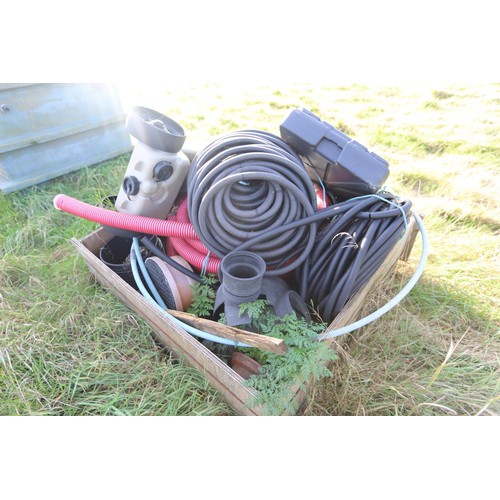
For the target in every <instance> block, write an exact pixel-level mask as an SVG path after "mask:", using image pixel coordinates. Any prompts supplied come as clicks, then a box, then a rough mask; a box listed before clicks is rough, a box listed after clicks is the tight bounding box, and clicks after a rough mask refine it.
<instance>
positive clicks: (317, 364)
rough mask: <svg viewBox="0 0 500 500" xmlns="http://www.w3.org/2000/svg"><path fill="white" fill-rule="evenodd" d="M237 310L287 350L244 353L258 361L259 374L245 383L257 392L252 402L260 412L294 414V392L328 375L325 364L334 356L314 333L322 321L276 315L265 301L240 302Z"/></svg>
mask: <svg viewBox="0 0 500 500" xmlns="http://www.w3.org/2000/svg"><path fill="white" fill-rule="evenodd" d="M240 311H241V312H242V313H243V312H246V313H247V314H248V315H249V316H250V318H251V320H252V325H253V326H254V327H256V328H257V329H258V331H259V332H260V333H262V334H264V335H268V336H270V337H275V338H280V339H283V340H284V341H285V344H286V345H287V347H288V351H287V353H286V354H285V355H279V354H274V353H268V352H263V351H260V350H257V349H249V350H248V351H247V353H248V354H249V355H251V356H252V357H254V358H255V359H256V360H257V361H259V362H260V363H261V364H262V367H261V373H260V374H259V375H253V376H252V377H250V378H249V379H248V380H246V381H245V384H246V385H247V386H249V387H252V388H253V389H256V390H257V391H258V395H257V396H256V397H255V399H254V401H253V404H255V405H260V404H262V405H263V413H264V414H267V415H281V414H283V413H287V412H290V413H295V411H296V410H297V408H296V406H295V402H294V401H293V400H291V399H292V397H293V394H294V393H295V391H291V390H290V389H291V388H292V386H296V387H297V388H300V389H305V387H306V386H307V385H308V384H309V382H311V380H312V381H318V380H321V379H323V378H325V377H329V376H331V371H330V370H329V369H328V367H327V365H328V363H329V362H330V361H334V360H336V359H338V356H337V354H336V353H335V352H334V351H333V350H332V349H331V347H329V346H328V345H327V344H325V343H324V342H319V341H318V340H317V336H318V334H319V333H321V332H322V331H324V329H325V328H326V326H327V325H326V324H325V323H314V322H310V321H307V320H305V319H304V318H299V317H297V316H296V315H295V313H293V314H290V315H287V316H284V317H283V318H280V317H278V316H276V315H275V314H274V313H273V311H272V310H271V308H270V307H269V302H268V301H266V300H257V301H255V302H250V303H246V304H242V305H241V306H240Z"/></svg>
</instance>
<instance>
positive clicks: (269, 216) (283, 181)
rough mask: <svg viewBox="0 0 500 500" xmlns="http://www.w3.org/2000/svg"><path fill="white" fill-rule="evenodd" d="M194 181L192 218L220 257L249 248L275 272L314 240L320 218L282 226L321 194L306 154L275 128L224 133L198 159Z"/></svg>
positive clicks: (293, 262) (295, 262)
mask: <svg viewBox="0 0 500 500" xmlns="http://www.w3.org/2000/svg"><path fill="white" fill-rule="evenodd" d="M187 185H188V210H189V218H190V220H191V223H192V224H193V227H194V229H195V231H196V232H197V234H198V235H199V237H200V240H201V241H202V242H203V243H204V244H205V246H206V247H207V248H208V249H209V250H210V251H211V252H213V253H214V254H215V255H217V256H218V257H221V258H222V257H224V256H225V255H227V254H228V253H230V252H231V251H232V250H235V249H239V250H241V249H243V248H240V247H242V246H244V247H245V249H247V250H251V251H252V252H255V253H257V254H258V255H260V256H261V257H262V258H263V259H264V260H265V261H266V264H267V267H268V274H270V275H272V274H284V273H286V272H287V271H290V270H292V269H295V268H296V267H298V266H299V265H300V263H301V262H302V261H303V260H304V259H305V258H306V257H307V254H305V255H304V253H303V250H304V248H309V249H311V248H312V245H313V244H314V239H315V236H316V225H315V224H312V225H310V224H301V225H299V226H297V227H295V228H293V229H289V230H286V231H282V230H281V228H282V227H283V226H286V225H287V224H289V223H291V222H294V221H297V220H301V219H303V218H304V217H307V216H311V215H313V214H314V212H315V211H316V194H315V190H314V185H313V183H312V181H311V179H310V178H309V175H308V174H307V172H306V169H305V167H304V164H303V163H302V160H301V159H300V157H299V156H298V155H297V153H295V152H294V150H293V149H292V148H290V147H289V146H288V145H287V144H286V143H285V142H284V141H283V140H282V139H281V138H279V137H277V136H275V135H273V134H270V133H268V132H264V131H260V130H242V131H237V132H232V133H228V134H225V135H223V136H221V137H220V138H219V139H216V140H215V141H214V142H212V143H211V144H210V145H209V146H208V147H206V148H205V149H203V150H202V151H200V152H199V153H198V154H197V155H196V157H195V158H194V159H193V161H192V163H191V167H190V170H189V174H188V183H187ZM274 230H278V231H274ZM264 234H266V235H267V236H265V237H262V236H263V235H264ZM250 241H252V243H251V245H249V244H248V243H249V242H250Z"/></svg>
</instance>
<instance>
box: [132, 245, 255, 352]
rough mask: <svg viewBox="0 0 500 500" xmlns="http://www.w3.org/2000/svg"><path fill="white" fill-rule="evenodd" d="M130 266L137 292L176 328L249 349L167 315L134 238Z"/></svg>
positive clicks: (165, 307)
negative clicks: (140, 272)
mask: <svg viewBox="0 0 500 500" xmlns="http://www.w3.org/2000/svg"><path fill="white" fill-rule="evenodd" d="M137 263H139V267H140V268H141V271H142V275H143V276H144V279H145V280H146V283H147V285H148V287H149V289H150V290H151V293H152V294H153V295H154V297H155V298H153V297H151V294H150V293H149V292H148V290H147V289H146V287H145V286H144V283H143V282H142V279H141V277H140V274H139V269H138V267H137ZM130 264H131V266H132V274H133V275H134V279H135V282H136V283H137V286H138V287H139V290H140V292H141V293H142V295H143V296H144V297H145V298H146V299H147V300H148V301H149V302H151V304H153V305H154V306H156V307H157V308H158V309H159V310H160V311H161V312H162V313H163V314H164V315H165V316H166V317H167V318H168V319H169V320H170V321H172V323H175V324H176V325H177V326H180V327H181V328H182V329H183V330H185V331H186V332H187V333H190V334H191V335H194V336H196V337H201V338H203V339H205V340H209V341H210V342H217V343H219V344H225V345H232V346H235V347H250V346H249V345H247V344H243V343H241V342H236V341H234V340H229V339H225V338H223V337H217V336H216V335H212V334H211V333H208V332H204V331H203V330H198V329H197V328H194V327H192V326H190V325H186V323H183V322H182V321H180V320H178V319H177V318H176V317H174V316H172V315H171V314H170V313H168V312H167V311H166V309H167V306H166V305H165V302H164V301H163V300H162V298H161V296H160V294H159V293H158V290H157V289H156V287H155V285H154V283H153V281H152V280H151V277H150V276H149V273H148V270H147V269H146V265H145V264H144V260H143V258H142V255H141V250H140V247H139V239H138V238H134V239H133V241H132V248H131V249H130ZM155 299H156V300H155Z"/></svg>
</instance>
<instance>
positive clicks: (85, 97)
mask: <svg viewBox="0 0 500 500" xmlns="http://www.w3.org/2000/svg"><path fill="white" fill-rule="evenodd" d="M131 149H132V144H131V140H130V136H129V134H128V132H127V130H126V129H125V113H124V112H123V109H122V105H121V101H120V96H119V93H118V88H117V87H116V86H115V85H109V84H103V83H2V84H0V189H1V190H2V191H4V192H6V193H8V192H11V191H16V190H19V189H23V188H26V187H29V186H32V185H34V184H38V183H40V182H43V181H46V180H49V179H52V178H54V177H58V176H60V175H62V174H65V173H68V172H71V171H74V170H77V169H80V168H82V167H86V166H89V165H93V164H95V163H99V162H101V161H104V160H107V159H109V158H113V157H115V156H118V155H120V154H123V153H126V152H129V151H131Z"/></svg>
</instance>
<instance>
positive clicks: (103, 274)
mask: <svg viewBox="0 0 500 500" xmlns="http://www.w3.org/2000/svg"><path fill="white" fill-rule="evenodd" d="M416 232H417V228H416V224H415V221H414V219H413V217H410V219H409V224H408V230H407V231H406V232H405V234H404V236H403V237H402V238H401V240H399V242H398V243H397V244H396V245H395V247H394V248H393V249H392V251H391V252H390V254H389V255H388V256H387V258H386V259H385V261H384V262H383V263H382V265H381V266H380V268H379V269H378V270H377V272H376V273H375V274H374V275H373V276H372V278H371V279H370V280H369V282H368V283H367V284H366V285H365V286H364V287H363V288H362V289H361V290H360V291H359V292H358V293H357V294H356V295H354V296H353V297H352V298H351V299H350V300H349V302H348V303H347V304H346V306H345V307H344V308H343V309H342V311H341V312H340V313H339V314H338V315H337V317H336V318H335V320H334V321H333V322H332V323H331V324H330V325H329V326H328V328H327V329H326V331H330V330H332V329H335V328H339V327H342V326H345V325H347V324H350V323H351V322H353V321H355V320H356V319H359V315H360V312H361V308H362V305H363V303H364V302H365V300H366V298H367V296H368V295H369V294H371V293H376V288H377V284H378V283H380V281H381V279H382V278H384V277H385V276H387V275H388V274H389V273H390V272H391V271H392V270H393V268H394V266H395V264H396V262H397V261H398V259H400V258H405V259H406V258H407V257H408V256H409V254H410V252H411V248H412V246H413V242H414V241H415V235H416ZM112 237H113V235H112V234H110V233H108V232H106V231H105V230H104V229H100V230H98V231H95V232H93V233H91V234H89V235H88V236H86V237H85V238H83V239H82V240H81V241H79V240H77V239H75V238H73V239H72V240H71V241H72V243H73V244H74V246H75V247H76V249H77V251H78V252H79V254H80V255H81V256H82V257H83V258H84V259H85V261H86V263H87V265H88V267H89V269H90V271H91V272H92V273H93V274H94V276H95V278H96V279H97V281H98V282H99V283H101V284H102V285H103V286H104V287H106V288H108V289H109V290H110V291H111V292H112V293H114V294H115V295H116V296H117V297H118V298H119V299H120V300H121V301H122V302H123V303H124V304H125V305H127V306H128V307H129V308H130V309H131V310H132V311H134V312H135V313H137V314H138V315H139V316H140V317H141V318H142V319H144V320H145V321H146V323H148V324H149V325H150V326H151V328H152V329H153V334H154V336H155V338H156V339H157V340H158V341H159V342H160V344H162V345H163V346H165V347H167V348H168V349H170V350H171V351H172V352H173V353H174V354H175V355H177V356H178V357H180V358H181V359H182V360H183V361H184V362H186V363H187V364H188V365H190V366H191V367H193V368H195V369H197V370H198V371H199V372H200V373H201V374H202V375H203V376H204V377H205V378H206V379H207V380H208V381H209V383H210V384H211V385H212V387H214V388H215V389H216V390H218V391H219V392H220V393H221V394H222V396H223V398H224V400H225V401H226V402H227V403H228V404H229V405H230V406H231V407H232V408H233V409H234V410H235V411H236V412H237V413H238V414H240V415H250V416H255V415H261V414H262V408H261V407H255V406H252V405H251V404H250V402H251V401H252V399H253V397H254V396H255V394H256V393H255V391H254V390H253V389H251V388H249V387H246V386H245V385H243V382H244V379H243V378H242V377H241V376H240V375H239V374H238V373H236V372H235V371H234V370H233V369H232V368H231V367H230V366H228V365H227V364H226V363H224V362H223V361H222V360H221V359H220V358H219V357H218V356H217V355H215V354H214V353H212V351H210V350H209V349H207V348H206V347H205V346H204V345H203V344H202V343H201V342H200V341H199V340H197V339H196V338H195V337H193V336H191V335H190V334H188V333H186V332H185V331H184V330H183V329H181V328H180V327H178V326H177V325H175V324H174V323H173V322H171V321H170V320H169V319H168V318H166V317H165V316H164V315H163V314H162V313H161V311H159V310H158V309H157V308H156V307H154V306H153V305H152V304H151V303H150V302H148V301H147V300H146V299H145V298H144V297H143V296H142V295H141V294H140V293H138V292H137V291H136V290H134V289H133V288H132V287H131V286H130V285H129V284H128V283H126V282H125V281H124V280H123V279H122V278H120V277H119V276H118V275H117V274H115V273H114V272H113V271H112V270H110V269H109V268H108V267H107V266H106V265H105V264H103V263H102V262H101V261H100V260H99V258H98V256H97V255H98V253H99V249H100V248H101V247H102V246H103V245H104V244H105V243H106V242H107V241H109V240H110V239H111V238H112ZM213 325H214V327H215V328H217V325H218V323H215V322H214V323H213ZM326 342H332V341H331V340H327V341H326ZM298 387H299V386H298V385H297V386H296V387H292V388H291V389H290V401H293V400H295V402H296V407H298V408H300V406H301V405H302V404H303V403H304V401H305V400H306V397H307V392H306V391H304V390H300V389H299V388H298Z"/></svg>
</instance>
